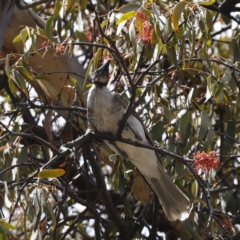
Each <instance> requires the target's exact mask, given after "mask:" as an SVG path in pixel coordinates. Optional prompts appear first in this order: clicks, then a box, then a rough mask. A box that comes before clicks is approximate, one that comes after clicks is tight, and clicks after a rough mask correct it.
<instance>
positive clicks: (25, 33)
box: [20, 28, 28, 44]
mask: <svg viewBox="0 0 240 240" xmlns="http://www.w3.org/2000/svg"><path fill="white" fill-rule="evenodd" d="M20 35H21V39H22V42H23V44H25V41H26V38H27V36H28V32H27V29H26V28H24V29H23V30H22V31H21V32H20Z"/></svg>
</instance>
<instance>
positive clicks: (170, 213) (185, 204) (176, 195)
mask: <svg viewBox="0 0 240 240" xmlns="http://www.w3.org/2000/svg"><path fill="white" fill-rule="evenodd" d="M158 168H159V171H160V173H159V174H158V176H159V177H157V178H155V177H147V176H146V179H147V180H148V182H149V184H150V185H151V187H152V188H153V191H154V192H155V194H156V195H157V197H158V199H159V201H160V202H161V204H162V207H163V210H164V212H165V213H166V217H167V218H168V219H169V220H170V221H174V220H177V219H179V220H181V221H183V220H185V219H186V218H188V216H189V214H190V211H191V203H190V200H189V199H188V197H187V196H186V195H185V194H184V193H183V192H182V191H181V190H180V189H179V188H178V187H177V186H176V185H175V184H174V183H173V182H172V179H171V178H170V177H169V176H168V175H167V174H166V173H165V171H164V170H163V168H162V166H159V165H158Z"/></svg>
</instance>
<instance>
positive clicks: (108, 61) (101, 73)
mask: <svg viewBox="0 0 240 240" xmlns="http://www.w3.org/2000/svg"><path fill="white" fill-rule="evenodd" d="M109 64H110V60H107V62H105V63H104V64H103V65H102V66H101V67H100V68H99V69H98V70H97V72H99V75H103V74H104V73H105V72H107V73H108V68H109Z"/></svg>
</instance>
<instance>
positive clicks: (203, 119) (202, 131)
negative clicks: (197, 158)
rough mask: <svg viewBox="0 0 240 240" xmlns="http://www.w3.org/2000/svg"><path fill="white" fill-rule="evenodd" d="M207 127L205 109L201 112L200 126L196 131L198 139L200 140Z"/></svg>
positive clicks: (207, 121)
mask: <svg viewBox="0 0 240 240" xmlns="http://www.w3.org/2000/svg"><path fill="white" fill-rule="evenodd" d="M208 127H209V117H208V115H207V113H206V112H205V111H202V113H201V126H200V130H199V133H198V140H199V141H201V140H202V139H203V137H204V136H205V135H206V133H207V131H208Z"/></svg>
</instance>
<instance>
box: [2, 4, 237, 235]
mask: <svg viewBox="0 0 240 240" xmlns="http://www.w3.org/2000/svg"><path fill="white" fill-rule="evenodd" d="M43 2H44V3H42V2H41V4H40V3H39V4H34V5H32V10H33V11H34V12H36V13H38V14H39V15H40V16H41V17H42V18H45V19H47V21H46V26H45V29H42V28H40V27H39V26H37V27H36V28H33V27H28V26H24V27H23V28H22V29H20V30H19V35H18V36H15V39H13V42H14V43H15V44H17V43H18V44H19V43H21V44H22V50H23V51H22V52H23V54H16V53H14V52H11V53H10V52H8V54H6V56H5V57H4V58H3V59H1V63H2V65H1V67H2V69H3V71H4V74H5V75H2V78H1V79H0V80H1V81H5V82H6V81H7V79H8V85H6V84H5V85H4V84H1V89H2V91H1V101H2V103H1V137H0V139H1V146H0V150H1V152H0V164H1V169H2V170H1V171H0V178H1V183H0V187H1V198H2V201H3V202H4V205H3V212H2V217H3V220H1V221H0V235H1V236H3V239H4V238H5V239H6V236H7V235H8V236H10V235H11V236H12V237H19V238H20V239H39V238H40V236H42V237H46V239H57V238H60V239H71V238H75V239H92V238H94V237H95V238H96V239H117V238H118V239H121V238H122V239H145V238H147V237H148V236H149V239H160V238H161V234H160V233H161V232H164V233H165V234H166V236H167V237H168V238H169V239H176V238H177V237H180V238H181V239H190V237H192V238H193V239H203V238H206V239H218V238H220V237H221V238H222V239H230V238H232V239H238V237H239V235H240V233H239V229H238V228H237V224H239V223H240V221H239V213H238V209H239V204H240V202H239V199H240V193H239V190H238V188H239V184H238V181H239V140H238V139H239V129H240V128H239V126H240V125H239V123H240V122H239V119H240V116H239V113H240V109H239V108H240V95H239V90H240V82H239V72H240V64H239V61H240V50H239V48H240V40H239V36H240V35H239V33H240V32H239V27H238V26H236V27H234V24H233V23H234V22H238V17H230V14H226V12H225V11H223V12H222V13H224V14H221V7H219V8H218V9H219V10H218V11H215V9H214V6H222V5H217V4H219V3H218V2H215V1H206V2H203V3H202V4H199V3H195V1H194V2H193V1H180V2H174V1H167V2H165V1H160V0H148V1H147V2H146V3H144V4H142V3H141V2H140V1H135V2H134V3H128V2H124V1H101V0H100V1H86V0H81V1H80V0H79V1H77V0H68V1H62V0H56V1H43ZM226 2H227V1H225V2H223V3H224V4H225V3H226ZM223 3H222V4H223ZM235 3H236V2H235ZM18 4H19V3H18ZM18 7H19V6H18ZM236 9H237V7H236ZM232 11H234V10H232ZM10 26H11V25H10ZM219 26H221V27H222V29H221V30H219V29H217V27H219ZM229 29H231V31H230V32H227V30H229ZM38 39H42V40H43V43H41V45H38ZM50 50H53V51H54V58H60V57H61V56H66V55H70V56H72V57H73V58H74V55H75V56H77V57H78V58H79V61H80V62H81V64H82V65H83V66H84V67H85V68H86V76H85V79H84V80H82V87H81V86H80V85H79V84H78V83H77V81H76V79H75V74H77V73H73V72H71V71H70V70H69V72H68V73H66V72H65V73H62V74H63V75H62V76H63V78H64V79H65V78H66V79H67V80H68V83H69V85H70V84H71V86H70V87H69V85H68V84H64V87H62V88H66V89H68V88H69V89H70V88H71V89H72V88H75V95H74V97H72V96H71V97H72V98H71V100H69V99H70V98H69V99H68V98H63V97H62V98H61V93H62V92H61V91H60V92H57V94H56V95H55V96H53V95H52V96H51V97H52V99H51V100H52V101H50V100H49V99H47V98H46V97H45V96H44V94H42V95H41V91H39V90H37V89H38V87H36V86H37V85H34V83H36V82H37V81H39V82H40V83H41V84H42V85H41V86H45V88H46V89H47V88H48V87H47V86H48V85H47V83H48V75H50V74H54V73H56V72H57V71H56V69H52V71H51V72H45V73H44V74H42V73H41V74H39V73H38V70H37V69H33V66H32V60H31V57H34V56H35V55H38V56H39V57H40V58H43V59H44V57H45V55H46V54H48V53H49V51H50ZM108 59H110V60H111V70H112V72H111V76H110V84H109V87H110V88H111V89H113V90H114V91H116V92H119V93H121V94H122V95H123V96H124V97H125V98H127V99H128V102H129V105H128V108H127V111H126V114H125V115H124V116H123V119H122V123H123V126H124V122H125V121H126V120H127V117H128V116H129V115H130V114H131V113H132V112H133V111H134V110H136V111H137V112H138V114H139V115H140V117H141V118H142V121H143V123H144V124H145V126H146V127H147V128H148V129H149V131H150V133H151V135H152V137H153V140H154V141H156V143H157V145H158V146H160V147H155V150H156V151H158V153H159V154H161V156H162V160H163V162H164V165H165V167H166V171H167V172H168V174H169V175H170V176H171V177H172V178H173V179H174V180H175V183H176V184H177V185H178V186H179V187H180V188H181V189H182V190H183V191H184V192H185V193H186V194H187V195H188V197H189V198H190V199H191V201H192V203H193V209H192V214H191V216H190V217H189V219H187V220H186V221H184V222H183V223H180V222H177V223H171V222H168V221H167V220H166V219H165V218H164V213H163V212H162V211H161V206H159V203H158V201H154V198H153V196H152V195H149V191H148V187H146V186H145V188H144V189H142V185H141V187H140V185H138V186H136V182H137V177H138V175H139V174H138V173H137V172H136V170H135V169H134V167H133V166H132V165H131V163H129V162H128V161H127V160H125V159H122V158H120V157H119V156H117V155H112V153H111V152H110V151H109V149H107V148H106V146H104V144H102V142H101V140H112V139H118V140H121V139H120V137H119V135H120V134H121V126H120V128H119V130H118V132H117V133H116V137H114V138H112V139H111V138H110V137H109V136H105V135H104V134H93V133H92V132H88V131H86V129H87V119H86V104H85V100H86V95H87V90H88V88H89V86H90V85H89V82H88V79H89V78H91V76H92V74H93V72H94V71H95V70H96V69H97V68H98V66H100V65H101V64H102V63H103V62H104V61H105V60H108ZM49 66H51V62H49ZM59 70H60V71H61V69H59ZM55 71H56V72H55ZM55 84H56V86H57V85H58V84H59V83H58V82H57V81H56V82H55ZM41 86H40V87H41ZM33 88H35V90H36V91H37V93H38V96H37V97H36V93H35V91H34V90H33ZM71 93H72V92H71ZM56 98H57V101H56ZM66 103H67V104H66ZM119 133H120V134H119ZM100 142H101V143H100ZM128 142H129V144H136V143H133V142H130V141H128ZM208 153H210V154H209V155H208ZM213 155H214V156H213ZM203 156H204V158H202V157H203ZM194 160H195V162H194ZM210 160H213V161H212V162H210V163H209V161H210ZM146 161H147V159H146ZM219 162H220V163H221V164H220V163H219ZM201 164H202V165H201ZM195 165H197V166H195ZM99 166H101V168H100V167H99ZM194 166H195V167H196V169H197V171H198V172H196V171H195V169H194ZM199 170H203V174H202V175H198V173H199ZM204 170H206V171H205V172H204ZM210 170H211V171H210ZM145 185H146V184H145ZM132 192H133V195H132V194H131V193H132ZM137 196H138V197H137ZM144 199H149V200H148V201H145V200H144ZM139 200H140V201H141V202H143V203H144V204H141V203H140V201H139ZM152 206H154V207H152ZM47 237H49V238H47Z"/></svg>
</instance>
